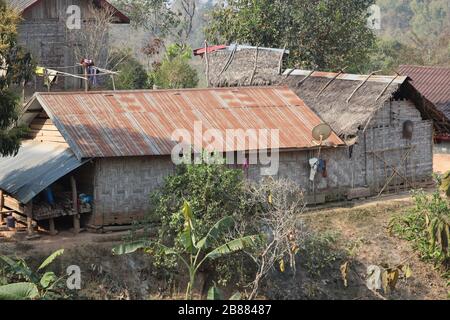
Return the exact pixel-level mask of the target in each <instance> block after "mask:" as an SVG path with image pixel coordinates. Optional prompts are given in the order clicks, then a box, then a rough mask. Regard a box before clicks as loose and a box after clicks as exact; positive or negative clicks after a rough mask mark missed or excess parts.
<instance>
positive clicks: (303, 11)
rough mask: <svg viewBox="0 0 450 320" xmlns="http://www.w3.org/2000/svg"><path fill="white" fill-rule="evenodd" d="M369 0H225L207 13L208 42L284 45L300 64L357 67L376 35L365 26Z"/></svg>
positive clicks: (355, 68)
mask: <svg viewBox="0 0 450 320" xmlns="http://www.w3.org/2000/svg"><path fill="white" fill-rule="evenodd" d="M373 3H374V0H314V1H295V0H230V1H227V4H226V5H223V4H221V5H217V6H216V7H215V9H214V10H213V11H212V13H211V17H210V23H209V25H208V27H207V28H206V34H207V37H208V39H209V40H210V41H211V42H215V43H221V42H227V43H231V42H238V43H248V44H251V45H255V46H266V47H279V48H282V47H284V46H286V47H287V48H288V49H289V50H291V54H290V58H291V62H292V63H293V64H295V65H298V66H299V67H310V68H311V67H318V68H319V69H322V70H335V69H338V68H344V67H348V69H347V70H353V71H357V70H358V69H359V68H360V66H361V65H363V64H364V63H367V59H368V56H369V53H370V50H371V49H372V48H373V47H374V44H375V36H374V34H373V32H372V30H370V29H369V28H368V26H367V18H368V14H369V13H368V8H369V6H370V5H372V4H373Z"/></svg>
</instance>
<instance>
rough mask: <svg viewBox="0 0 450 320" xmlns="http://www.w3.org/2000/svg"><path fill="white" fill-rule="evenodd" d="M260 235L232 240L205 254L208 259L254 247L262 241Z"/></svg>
mask: <svg viewBox="0 0 450 320" xmlns="http://www.w3.org/2000/svg"><path fill="white" fill-rule="evenodd" d="M263 239H264V238H263V236H262V235H253V236H247V237H242V238H239V239H235V240H232V241H230V242H228V243H226V244H224V245H222V246H220V247H218V248H216V249H214V250H213V251H211V252H210V253H208V254H207V256H206V257H207V258H209V259H217V258H220V257H223V256H226V255H228V254H231V253H235V252H238V251H242V250H244V249H248V248H255V247H257V246H258V245H259V244H260V243H261V242H262V241H263Z"/></svg>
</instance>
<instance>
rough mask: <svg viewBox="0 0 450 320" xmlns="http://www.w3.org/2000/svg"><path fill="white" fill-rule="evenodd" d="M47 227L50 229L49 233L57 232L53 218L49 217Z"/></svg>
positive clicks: (53, 234)
mask: <svg viewBox="0 0 450 320" xmlns="http://www.w3.org/2000/svg"><path fill="white" fill-rule="evenodd" d="M48 223H49V229H50V235H51V236H56V235H57V234H58V231H57V230H56V228H55V219H53V218H51V219H50V220H49V221H48Z"/></svg>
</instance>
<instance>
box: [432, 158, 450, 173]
mask: <svg viewBox="0 0 450 320" xmlns="http://www.w3.org/2000/svg"><path fill="white" fill-rule="evenodd" d="M433 161H434V172H436V173H445V172H447V171H450V154H435V155H434V159H433Z"/></svg>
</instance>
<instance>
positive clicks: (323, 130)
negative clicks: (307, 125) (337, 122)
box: [312, 123, 333, 142]
mask: <svg viewBox="0 0 450 320" xmlns="http://www.w3.org/2000/svg"><path fill="white" fill-rule="evenodd" d="M332 132H333V130H332V129H331V127H330V126H329V125H328V124H326V123H321V124H319V125H318V126H316V127H314V129H313V130H312V136H313V138H314V140H316V141H320V142H322V141H325V140H327V139H328V138H329V137H330V136H331V133H332Z"/></svg>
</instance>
